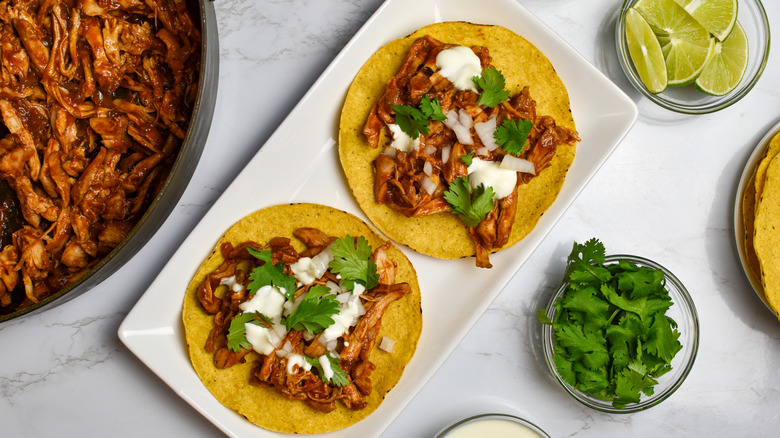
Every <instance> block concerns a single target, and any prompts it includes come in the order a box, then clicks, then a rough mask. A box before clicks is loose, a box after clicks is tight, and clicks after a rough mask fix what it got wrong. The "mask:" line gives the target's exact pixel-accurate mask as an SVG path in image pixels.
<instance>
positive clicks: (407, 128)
mask: <svg viewBox="0 0 780 438" xmlns="http://www.w3.org/2000/svg"><path fill="white" fill-rule="evenodd" d="M390 107H391V108H392V109H393V112H394V113H395V123H396V124H397V125H398V127H400V128H401V131H403V132H404V133H406V135H408V136H409V137H411V138H418V137H420V134H422V135H428V125H429V124H430V123H431V122H430V120H428V118H427V117H425V114H424V113H423V112H422V111H421V110H419V109H418V108H415V107H413V106H409V105H390Z"/></svg>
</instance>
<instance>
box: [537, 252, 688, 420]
mask: <svg viewBox="0 0 780 438" xmlns="http://www.w3.org/2000/svg"><path fill="white" fill-rule="evenodd" d="M664 280H665V278H664V275H663V272H661V271H659V270H656V269H652V268H649V267H644V266H638V265H636V264H634V263H631V262H628V261H620V262H618V263H612V264H608V265H607V264H605V251H604V245H603V244H602V243H601V242H600V241H598V240H597V239H591V240H589V241H587V242H586V243H585V244H584V245H581V244H578V243H576V242H575V243H574V247H573V248H572V252H571V254H570V255H569V259H568V263H567V266H566V273H565V276H564V281H566V282H567V283H568V287H567V288H566V290H565V291H564V293H563V295H562V296H561V297H560V298H559V299H558V301H556V303H555V309H556V313H555V317H554V318H553V319H552V320H551V319H550V318H549V317H547V315H546V313H545V312H544V309H540V311H539V313H538V314H537V319H538V320H539V322H541V323H542V324H549V325H552V328H553V330H554V339H555V345H554V355H553V361H554V362H555V366H556V367H557V369H558V372H559V373H560V375H561V377H562V378H563V379H564V380H565V381H566V382H568V383H569V384H570V385H572V386H574V387H575V388H577V389H579V390H580V391H583V392H586V393H589V394H592V395H594V396H595V397H598V398H600V399H603V400H607V401H611V402H612V405H613V406H615V407H617V408H622V407H625V406H627V405H628V404H631V403H638V402H639V401H640V397H641V395H642V394H645V395H651V394H653V386H655V385H656V384H657V383H658V382H657V380H656V379H657V378H658V377H659V376H661V375H663V374H664V373H666V372H668V371H669V370H671V368H672V367H671V361H672V358H673V357H674V356H675V355H676V354H677V352H679V351H680V350H681V349H682V344H680V341H679V337H680V332H679V331H677V323H676V322H675V321H674V320H672V319H671V318H669V317H667V316H666V314H665V313H666V310H667V309H668V308H669V307H670V306H671V305H672V301H671V298H670V297H669V292H668V291H667V289H666V287H665V282H664Z"/></svg>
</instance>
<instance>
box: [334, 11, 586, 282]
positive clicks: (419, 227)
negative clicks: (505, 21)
mask: <svg viewBox="0 0 780 438" xmlns="http://www.w3.org/2000/svg"><path fill="white" fill-rule="evenodd" d="M443 41H452V42H443ZM453 49H454V50H453ZM458 49H465V50H467V51H468V52H467V53H466V56H465V57H466V58H468V57H472V58H473V59H474V61H473V62H474V64H475V65H474V69H473V71H474V73H473V74H467V75H466V77H465V83H463V82H462V81H459V79H458V78H457V73H456V74H455V75H453V74H452V71H453V70H454V71H456V72H457V71H458V70H461V69H463V70H465V69H466V67H468V63H467V62H466V61H462V63H461V59H462V58H463V57H464V55H463V52H457V53H454V54H453V55H449V53H447V54H448V55H449V56H451V58H450V59H452V56H454V57H455V58H459V59H456V60H455V61H449V60H445V61H442V59H443V58H444V57H443V56H442V55H444V54H445V52H455V51H457V50H458ZM494 51H495V53H496V56H495V60H494V58H493V53H494ZM402 54H403V55H402ZM400 56H403V58H400ZM396 59H400V62H399V61H396ZM388 60H392V61H388ZM494 61H495V64H494ZM396 62H398V63H397V64H395V63H396ZM445 62H449V63H450V64H449V65H447V64H445ZM396 65H397V66H396ZM391 66H395V67H394V68H393V70H392V76H390V77H389V79H382V75H385V74H387V70H389V69H390V68H392V67H391ZM445 70H447V73H446V74H445ZM378 72H379V73H378ZM488 74H491V75H492V76H491V77H488ZM370 75H373V76H375V77H377V78H376V79H372V78H371V77H370ZM453 76H454V77H453ZM472 78H473V79H472ZM494 78H498V79H497V80H496V81H493V82H494V83H491V80H493V79H494ZM505 78H506V84H504V80H505ZM472 80H473V83H472ZM478 80H481V81H483V82H481V83H479V86H475V84H476V83H477V81H478ZM380 81H384V82H381V83H382V85H383V86H382V87H381V92H380V93H378V94H374V93H377V91H378V90H380V88H379V87H378V86H377V83H380ZM455 82H458V83H457V84H456V83H455ZM495 83H498V84H500V85H498V89H491V86H492V85H494V84H495ZM496 91H497V92H498V93H504V94H502V96H504V97H503V98H500V99H497V100H495V101H494V102H488V101H489V100H490V99H486V100H484V101H483V98H485V96H486V95H487V94H489V93H493V92H496ZM372 95H375V96H376V97H373V96H372ZM488 97H490V96H488ZM538 97H541V100H542V103H541V105H538V104H537V100H536V99H537V98H538ZM367 99H371V102H373V105H372V106H371V107H370V109H369V110H368V111H366V110H365V108H366V103H365V102H366V100H367ZM437 107H438V108H437ZM417 108H420V111H417ZM362 111H366V112H364V113H363V114H367V118H364V119H363V124H362V126H360V131H359V132H360V133H362V134H363V136H364V137H363V139H361V138H359V135H358V131H357V129H356V128H357V127H358V125H357V123H359V120H360V119H359V114H360V112H362ZM415 111H416V113H415ZM407 113H412V116H411V118H412V121H411V122H409V121H407V120H409V119H410V116H409V115H408V114H407ZM436 113H439V116H438V118H437V116H436ZM364 117H365V116H364ZM410 123H411V124H415V123H417V124H421V125H423V128H421V129H419V131H420V132H419V136H417V137H415V135H416V134H417V133H416V132H414V129H411V133H410V132H409V131H410V129H408V128H406V127H405V126H404V125H405V124H406V125H408V124H410ZM521 123H522V124H525V123H527V127H526V128H525V129H527V133H526V134H520V135H522V136H521V137H518V138H519V139H520V140H519V141H518V144H519V145H521V147H514V148H510V147H509V146H507V144H506V143H502V141H507V140H506V138H508V137H509V136H510V135H508V134H507V133H508V132H509V133H511V131H512V130H515V131H518V130H519V129H518V128H517V127H519V126H521ZM502 130H504V131H505V132H499V131H502ZM340 135H341V142H340V154H341V161H342V165H343V167H344V169H345V172H346V173H347V178H348V180H349V183H350V186H351V188H352V189H353V192H354V193H355V195H356V197H357V198H358V202H359V204H360V205H361V207H362V208H363V209H364V211H366V213H367V214H368V216H369V218H371V219H372V221H374V223H375V224H376V225H377V226H378V227H379V228H380V229H381V230H382V231H384V232H385V233H387V234H388V236H390V237H391V238H393V239H395V240H398V241H399V242H401V243H404V244H406V245H409V246H410V247H412V248H414V249H416V250H418V251H420V252H423V253H425V254H429V255H433V256H436V257H442V258H455V257H463V256H468V255H475V256H476V264H477V266H479V267H486V268H489V267H491V266H492V265H491V263H490V260H489V255H490V254H491V253H492V252H495V251H497V250H499V249H501V248H503V247H505V246H508V245H511V244H514V243H516V242H517V241H518V240H519V239H521V238H522V237H523V236H524V235H525V234H527V233H528V231H530V229H531V228H533V226H534V224H535V223H536V221H537V220H538V218H539V217H540V216H541V214H542V213H543V212H544V210H545V209H546V208H547V207H548V206H549V205H550V203H551V202H552V199H554V198H555V196H556V195H557V193H558V190H559V189H560V186H561V184H562V182H563V178H564V176H565V173H566V170H567V169H568V166H569V164H570V163H571V159H573V156H574V147H575V145H576V143H577V142H578V141H579V140H580V139H579V136H578V134H577V133H576V131H575V129H574V123H573V120H572V119H571V113H570V111H569V109H568V95H567V94H566V89H565V88H564V87H563V85H562V83H561V82H560V79H559V78H558V77H557V75H556V74H555V71H554V70H553V69H552V66H551V65H550V63H549V61H548V60H547V59H546V58H545V57H544V55H542V54H541V52H539V51H538V49H536V48H535V47H533V46H532V45H531V44H530V43H528V42H527V41H525V40H524V39H523V38H521V37H519V36H518V35H516V34H514V33H512V32H511V31H508V30H507V29H505V28H501V27H498V26H484V25H475V24H470V23H462V22H456V23H437V24H435V25H431V26H426V27H425V28H423V29H420V30H418V31H417V32H415V33H414V34H412V35H411V36H409V37H406V38H404V39H402V40H398V41H397V42H393V43H390V44H388V45H387V46H386V47H383V48H382V49H381V50H380V51H379V52H377V55H375V56H374V57H373V58H371V59H370V60H369V61H368V62H367V63H366V64H365V65H364V67H363V69H362V70H361V72H360V73H359V74H358V77H357V78H356V79H355V81H354V83H353V85H352V87H351V88H350V91H349V93H348V97H347V102H346V103H345V106H344V110H343V112H342V127H341V129H340ZM502 135H503V136H504V137H503V138H502V137H501V136H502ZM369 147H371V148H373V149H374V150H376V152H361V151H358V150H357V149H359V148H364V149H367V148H369ZM365 159H370V163H371V165H370V168H366V167H365V166H364V165H363V164H360V163H359V161H360V160H365ZM551 167H552V169H550V170H549V171H548V168H551ZM494 168H495V169H496V171H497V172H503V173H502V176H501V178H503V181H506V180H507V178H511V183H510V184H511V186H510V187H509V188H508V190H507V189H504V190H502V191H499V190H498V189H497V188H495V189H494V187H492V186H489V185H488V182H490V181H485V182H484V184H482V183H481V182H480V183H477V182H475V179H474V178H475V176H476V175H477V174H478V173H479V172H481V170H480V169H488V170H489V171H490V172H493V170H492V169H494ZM507 169H508V170H509V173H508V174H507V173H506V170H507ZM512 171H514V172H512ZM367 177H370V178H371V182H372V193H371V195H372V196H371V198H370V199H369V198H368V196H367V193H366V192H367V190H366V189H365V185H366V184H367V183H368V181H367ZM491 178H492V177H491ZM482 179H483V180H485V178H482ZM537 179H540V180H539V181H534V180H537ZM459 184H461V185H463V184H468V185H470V186H471V187H470V189H469V188H464V189H461V191H460V192H456V191H453V190H455V189H453V187H454V186H458V185H459ZM479 184H482V187H481V188H480V187H479ZM502 184H504V186H506V183H505V182H502ZM523 186H528V187H523ZM488 187H490V189H491V190H494V193H493V200H492V203H490V201H484V200H481V199H479V198H478V195H477V193H478V192H477V190H482V189H483V188H484V189H488ZM456 189H457V187H456ZM467 190H470V191H471V193H469V192H468V191H467ZM448 192H450V193H448ZM469 196H471V198H472V199H471V200H468V199H467V200H465V201H464V202H463V204H466V205H465V207H464V205H462V204H461V205H457V204H453V202H452V200H453V199H455V200H456V201H458V200H463V199H464V198H468V197H469ZM456 198H459V199H456ZM470 202H473V203H474V204H475V205H476V204H477V203H478V202H481V203H482V204H483V205H486V207H485V206H479V207H480V208H482V211H481V212H480V211H478V210H479V208H475V209H471V210H470V209H469V208H470V207H471V205H470V204H469V203H470ZM378 206H385V207H386V208H389V209H391V210H392V212H389V211H387V210H385V209H383V208H382V207H378ZM450 213H453V214H450ZM455 214H457V215H458V217H459V218H461V219H462V220H463V222H462V223H460V224H459V227H461V228H464V229H466V233H465V235H466V236H467V238H468V239H470V241H471V245H470V246H471V250H470V251H469V250H468V249H462V248H463V247H464V245H463V244H462V243H461V242H460V241H459V240H462V237H461V236H463V233H460V232H459V231H458V230H457V228H458V226H457V225H456V226H453V224H452V221H450V220H448V219H446V217H447V216H452V217H453V218H454V217H455ZM463 216H470V217H468V218H467V219H468V221H466V220H465V219H463ZM518 224H519V225H520V227H522V229H521V230H516V231H515V230H514V228H515V227H516V226H517V225H518ZM513 233H514V234H513ZM426 241H427V242H426ZM428 242H430V243H428Z"/></svg>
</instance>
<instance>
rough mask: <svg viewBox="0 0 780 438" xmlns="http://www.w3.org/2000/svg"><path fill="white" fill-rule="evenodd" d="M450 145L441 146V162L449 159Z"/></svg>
mask: <svg viewBox="0 0 780 438" xmlns="http://www.w3.org/2000/svg"><path fill="white" fill-rule="evenodd" d="M451 149H452V146H442V148H441V162H442V163H446V162H447V161H449V159H450V150H451Z"/></svg>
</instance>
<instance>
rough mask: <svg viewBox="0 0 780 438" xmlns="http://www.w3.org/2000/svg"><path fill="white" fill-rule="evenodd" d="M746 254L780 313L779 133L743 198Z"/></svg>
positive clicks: (767, 297) (768, 300)
mask: <svg viewBox="0 0 780 438" xmlns="http://www.w3.org/2000/svg"><path fill="white" fill-rule="evenodd" d="M742 217H743V221H744V224H745V255H746V258H747V261H748V266H749V269H750V270H751V271H752V273H753V275H755V277H756V278H759V279H760V280H761V289H762V290H759V291H757V292H758V293H759V294H760V295H763V298H764V301H765V302H766V303H767V304H768V305H769V307H770V308H771V309H772V310H773V311H774V312H775V314H776V315H778V317H780V133H777V134H776V135H775V136H774V138H772V141H771V142H770V143H769V146H768V147H767V149H766V151H765V152H764V155H763V156H762V157H761V160H760V161H759V162H758V165H757V166H756V168H755V170H754V171H753V176H752V177H751V178H750V181H749V182H748V185H747V187H746V188H745V193H744V194H743V201H742Z"/></svg>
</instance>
